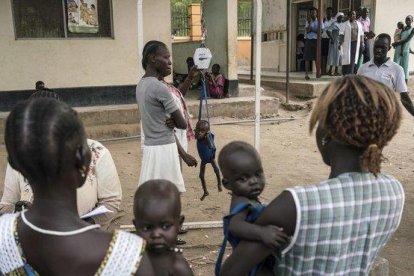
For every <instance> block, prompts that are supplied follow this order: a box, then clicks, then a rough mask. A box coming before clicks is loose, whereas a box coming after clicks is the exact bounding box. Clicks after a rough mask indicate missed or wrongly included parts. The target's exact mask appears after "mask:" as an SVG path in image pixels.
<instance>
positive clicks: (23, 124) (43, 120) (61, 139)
mask: <svg viewBox="0 0 414 276" xmlns="http://www.w3.org/2000/svg"><path fill="white" fill-rule="evenodd" d="M82 137H85V131H84V129H83V126H82V123H81V121H80V119H79V117H78V115H77V113H76V111H74V110H73V109H72V108H70V107H69V106H68V105H67V104H65V103H63V102H60V101H58V100H56V99H53V98H33V99H30V100H27V101H23V102H21V103H19V104H17V105H16V106H15V107H14V108H13V110H12V111H11V112H10V115H9V116H8V118H7V121H6V129H5V144H6V148H7V153H8V160H9V163H10V165H11V166H12V167H13V168H14V169H15V170H17V171H19V172H20V173H22V175H23V176H24V177H25V178H27V179H28V180H29V183H42V184H48V183H49V182H50V180H51V179H53V177H56V176H58V175H59V174H60V173H61V171H62V169H63V167H64V165H65V162H66V160H67V158H68V156H73V155H72V154H76V150H77V149H78V148H79V146H80V145H82ZM49 184H51V183H49Z"/></svg>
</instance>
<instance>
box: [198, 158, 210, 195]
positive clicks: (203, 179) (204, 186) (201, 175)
mask: <svg viewBox="0 0 414 276" xmlns="http://www.w3.org/2000/svg"><path fill="white" fill-rule="evenodd" d="M205 172H206V163H204V162H203V161H201V165H200V174H199V177H200V180H201V186H202V187H203V195H202V196H201V198H200V200H204V199H205V198H206V196H208V191H207V186H206V179H205V178H204V174H205Z"/></svg>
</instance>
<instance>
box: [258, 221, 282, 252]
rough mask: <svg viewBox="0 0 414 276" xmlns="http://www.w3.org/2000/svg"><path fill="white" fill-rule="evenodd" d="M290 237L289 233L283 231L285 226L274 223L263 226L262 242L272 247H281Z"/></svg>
mask: <svg viewBox="0 0 414 276" xmlns="http://www.w3.org/2000/svg"><path fill="white" fill-rule="evenodd" d="M288 238H289V237H288V235H286V234H285V233H284V232H283V228H280V227H277V226H274V225H267V226H262V229H261V240H262V243H263V244H264V245H266V246H267V247H269V248H271V249H277V248H279V247H281V246H282V245H283V244H285V243H286V242H287V241H288Z"/></svg>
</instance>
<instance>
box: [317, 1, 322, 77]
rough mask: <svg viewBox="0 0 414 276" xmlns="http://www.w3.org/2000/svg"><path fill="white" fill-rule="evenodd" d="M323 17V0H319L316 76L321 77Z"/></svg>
mask: <svg viewBox="0 0 414 276" xmlns="http://www.w3.org/2000/svg"><path fill="white" fill-rule="evenodd" d="M321 19H322V0H318V16H317V20H318V39H317V40H316V78H320V77H321V46H322V44H321V42H322V41H321V22H322V21H321Z"/></svg>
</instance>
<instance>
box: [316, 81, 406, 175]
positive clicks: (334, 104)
mask: <svg viewBox="0 0 414 276" xmlns="http://www.w3.org/2000/svg"><path fill="white" fill-rule="evenodd" d="M400 122H401V108H400V106H399V104H398V100H397V98H396V96H395V92H393V91H392V90H391V89H390V88H388V87H387V86H385V85H383V84H382V83H379V82H377V81H375V80H372V79H369V78H366V77H363V76H346V77H343V78H341V79H339V80H337V81H335V82H333V83H331V84H330V85H329V86H328V87H327V88H326V89H325V90H324V91H323V92H322V95H321V96H320V97H319V100H318V102H317V104H316V106H315V109H314V110H313V112H312V115H311V119H310V127H309V130H310V132H312V130H313V129H314V127H315V126H316V124H318V125H319V126H320V127H321V128H323V129H325V130H326V131H327V132H328V135H329V136H330V137H331V138H332V139H334V140H336V141H337V142H339V143H342V144H346V145H350V146H354V147H356V148H359V149H361V150H363V154H362V155H361V167H362V168H363V169H364V170H368V171H369V172H371V173H374V174H377V173H379V172H380V169H381V162H382V161H383V159H384V158H383V155H382V149H383V148H384V147H385V146H386V145H387V144H388V142H389V141H390V140H391V139H392V137H393V136H394V135H395V133H396V132H397V130H398V128H399V126H400Z"/></svg>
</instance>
